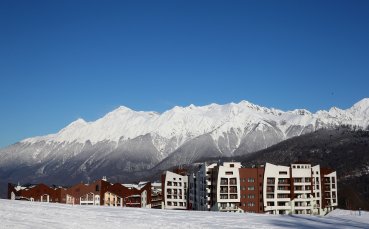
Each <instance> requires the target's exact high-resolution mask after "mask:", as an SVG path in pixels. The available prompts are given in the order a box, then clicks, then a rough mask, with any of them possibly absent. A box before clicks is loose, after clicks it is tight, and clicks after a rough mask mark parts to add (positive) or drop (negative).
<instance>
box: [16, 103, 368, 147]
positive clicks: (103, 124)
mask: <svg viewBox="0 0 369 229" xmlns="http://www.w3.org/2000/svg"><path fill="white" fill-rule="evenodd" d="M318 122H319V123H325V124H332V125H340V124H351V125H358V126H362V127H364V128H365V127H366V125H368V124H369V98H365V99H363V100H361V101H359V102H357V103H355V104H354V105H353V106H352V107H351V108H349V109H347V110H341V109H339V108H335V107H332V108H331V109H330V110H329V111H318V112H316V113H311V112H310V111H308V110H305V109H295V110H292V111H282V110H278V109H275V108H266V107H262V106H258V105H255V104H253V103H250V102H248V101H245V100H242V101H241V102H239V103H229V104H225V105H219V104H216V103H212V104H209V105H205V106H195V105H193V104H191V105H189V106H187V107H180V106H175V107H173V108H172V109H170V110H167V111H165V112H163V113H157V112H153V111H150V112H145V111H134V110H132V109H130V108H128V107H125V106H120V107H118V108H117V109H115V110H113V111H111V112H109V113H107V114H106V115H105V116H103V117H102V118H99V119H97V120H96V121H92V122H86V121H85V120H83V119H77V120H76V121H74V122H72V123H70V124H69V125H68V126H66V127H65V128H63V129H62V130H60V131H59V132H58V133H55V134H50V135H46V136H41V137H34V138H28V139H25V140H23V141H22V142H26V143H35V142H38V141H46V142H59V143H62V142H79V143H85V142H86V141H91V143H96V142H99V141H113V142H118V141H120V140H127V139H133V138H135V137H138V136H141V135H146V134H151V136H152V137H153V138H154V137H155V138H156V140H153V143H154V145H155V147H156V148H157V149H158V150H159V151H163V150H164V149H165V144H166V140H169V139H172V138H176V139H177V143H176V144H177V146H176V147H179V146H180V145H182V144H183V143H184V142H186V141H187V140H189V139H192V138H194V137H197V136H200V135H202V134H206V133H210V134H211V136H212V137H213V139H214V140H215V141H217V139H218V138H219V137H220V136H223V135H224V133H227V132H229V131H230V130H231V129H233V130H234V131H235V133H236V135H237V136H238V137H239V138H241V137H242V135H243V134H244V131H245V128H246V127H248V126H252V125H256V124H259V123H264V124H263V125H270V123H274V124H273V125H275V126H276V127H278V128H279V129H280V130H282V131H283V132H284V133H285V132H286V131H287V129H288V128H289V127H290V126H294V125H298V126H308V125H312V126H313V127H316V125H317V123H318ZM258 128H262V126H259V127H258Z"/></svg>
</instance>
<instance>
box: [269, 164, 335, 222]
mask: <svg viewBox="0 0 369 229" xmlns="http://www.w3.org/2000/svg"><path fill="white" fill-rule="evenodd" d="M333 182H336V174H335V172H333V171H332V170H324V169H320V166H319V165H316V166H311V164H308V163H295V164H291V166H278V165H273V164H270V163H266V165H265V172H264V182H263V184H264V185H263V189H264V192H263V198H264V202H263V203H264V209H265V212H267V213H270V214H314V215H324V214H326V213H328V212H329V211H332V210H333V209H334V207H336V206H337V189H336V188H337V186H336V184H333Z"/></svg>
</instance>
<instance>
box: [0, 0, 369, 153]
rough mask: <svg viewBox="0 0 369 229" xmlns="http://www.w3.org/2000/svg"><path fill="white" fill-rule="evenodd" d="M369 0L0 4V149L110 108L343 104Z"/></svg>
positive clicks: (367, 60) (368, 34)
mask: <svg viewBox="0 0 369 229" xmlns="http://www.w3.org/2000/svg"><path fill="white" fill-rule="evenodd" d="M368 12H369V1H180V0H178V1H172V0H171V1H10V0H9V1H7V0H5V1H1V2H0V77H1V81H0V107H1V109H0V147H2V146H6V145H9V144H12V143H14V142H16V141H19V140H21V139H23V138H26V137H31V136H35V135H44V134H48V133H53V132H57V131H58V130H59V129H61V128H62V127H64V126H66V125H67V124H68V123H70V122H72V121H73V120H75V119H77V118H80V117H81V118H84V119H85V120H87V121H91V120H95V119H97V118H99V117H101V116H103V115H104V114H105V113H107V112H109V111H111V110H113V109H114V108H116V107H117V106H119V105H124V106H128V107H130V108H132V109H135V110H155V111H159V112H162V111H164V110H167V109H170V108H171V107H173V106H175V105H180V106H187V105H189V104H195V105H205V104H209V103H212V102H215V103H220V104H224V103H229V102H239V101H240V100H248V101H250V102H253V103H256V104H259V105H263V106H268V107H276V108H280V109H284V110H288V109H294V108H306V109H309V110H311V111H316V110H319V109H328V108H329V107H331V106H338V107H341V108H348V107H350V106H351V105H352V104H353V103H355V102H357V101H358V100H360V99H362V98H364V97H369V93H368V92H369V89H368V88H369V86H368V85H369V13H368Z"/></svg>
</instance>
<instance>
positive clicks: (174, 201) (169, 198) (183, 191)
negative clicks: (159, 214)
mask: <svg viewBox="0 0 369 229" xmlns="http://www.w3.org/2000/svg"><path fill="white" fill-rule="evenodd" d="M162 185H163V194H164V208H165V209H182V210H185V209H187V207H188V206H187V205H188V201H187V196H188V194H187V191H188V190H187V189H188V176H186V175H180V174H177V173H173V172H170V171H166V172H165V175H164V176H163V182H162Z"/></svg>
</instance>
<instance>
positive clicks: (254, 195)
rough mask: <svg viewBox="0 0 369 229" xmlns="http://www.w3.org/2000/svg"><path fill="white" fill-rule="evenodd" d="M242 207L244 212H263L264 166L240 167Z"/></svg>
mask: <svg viewBox="0 0 369 229" xmlns="http://www.w3.org/2000/svg"><path fill="white" fill-rule="evenodd" d="M239 174H240V195H241V196H240V197H241V198H240V208H241V209H242V210H243V211H244V212H249V213H263V212H264V205H263V179H264V166H261V167H254V168H240V169H239Z"/></svg>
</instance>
